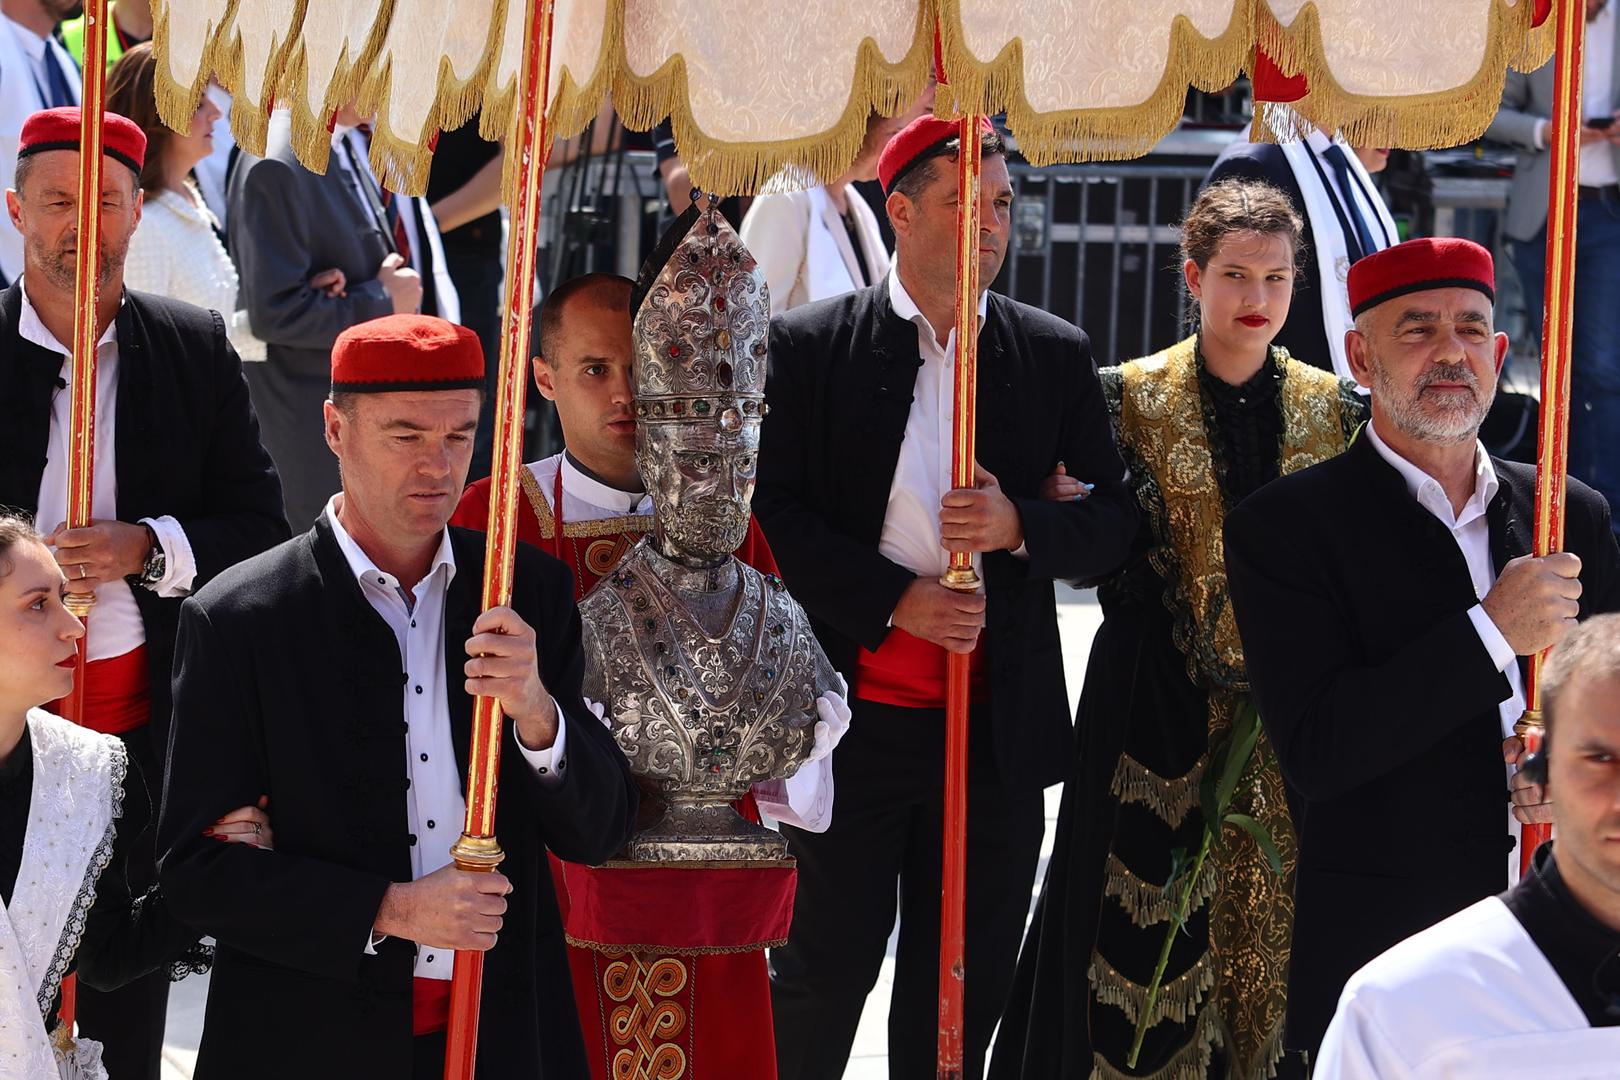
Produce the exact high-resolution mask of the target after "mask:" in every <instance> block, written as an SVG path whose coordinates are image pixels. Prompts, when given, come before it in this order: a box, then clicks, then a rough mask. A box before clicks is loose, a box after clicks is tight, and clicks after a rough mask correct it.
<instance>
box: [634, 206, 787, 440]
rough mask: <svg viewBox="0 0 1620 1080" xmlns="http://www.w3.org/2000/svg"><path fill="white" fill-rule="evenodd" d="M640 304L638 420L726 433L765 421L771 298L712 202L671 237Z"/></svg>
mask: <svg viewBox="0 0 1620 1080" xmlns="http://www.w3.org/2000/svg"><path fill="white" fill-rule="evenodd" d="M632 305H633V306H632V308H631V310H632V311H634V312H635V315H634V323H633V324H632V329H633V341H634V345H635V361H634V365H633V372H632V378H633V380H634V386H635V394H636V417H637V418H638V419H640V420H646V421H651V422H653V423H690V424H714V423H718V425H719V429H720V430H721V431H725V432H735V431H740V430H741V429H742V427H743V425H744V424H746V423H749V422H750V421H751V422H753V423H755V424H757V423H758V422H759V419H760V418H761V417H763V416H764V415H765V413H766V408H765V354H766V339H767V336H768V335H769V333H770V323H771V303H770V295H769V292H768V290H767V288H766V285H765V275H764V273H763V272H762V271H761V270H760V269H759V265H758V263H756V262H755V261H754V256H753V255H752V254H751V253H750V252H749V250H748V249H747V248H746V247H744V246H743V242H742V238H741V237H739V236H738V235H737V233H736V231H735V230H733V229H732V227H731V224H730V223H729V222H728V221H726V219H725V215H723V214H721V213H720V212H719V211H718V210H716V209H714V207H713V205H712V203H711V205H710V207H709V208H708V209H707V210H699V206H698V204H697V203H694V204H693V205H692V207H691V208H690V209H688V210H687V212H686V213H685V214H682V215H681V217H680V218H678V219H677V220H676V222H675V224H674V225H672V226H671V227H670V229H669V231H668V232H667V233H665V234H664V238H663V240H661V241H660V242H659V245H658V247H657V248H655V249H653V253H652V255H651V256H649V258H648V260H647V264H646V266H645V267H643V268H642V271H641V277H640V279H639V280H638V281H637V282H636V294H635V297H634V298H633V299H632Z"/></svg>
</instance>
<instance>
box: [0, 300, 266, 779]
mask: <svg viewBox="0 0 1620 1080" xmlns="http://www.w3.org/2000/svg"><path fill="white" fill-rule="evenodd" d="M21 312H22V287H21V286H20V285H13V286H12V287H11V288H9V289H6V290H5V291H4V292H0V506H10V507H15V508H17V509H19V510H23V511H26V512H27V513H29V514H33V513H35V512H36V511H37V510H38V509H39V481H40V477H41V475H42V474H43V473H44V471H45V451H46V446H47V443H48V442H49V439H50V430H51V398H52V396H53V395H54V394H55V393H56V392H57V382H56V380H57V378H58V377H59V375H60V373H61V370H62V357H61V354H59V353H53V352H51V351H49V350H47V349H42V348H40V347H39V346H37V345H35V344H33V343H32V342H28V341H24V340H23V339H22V337H21V335H19V333H18V331H17V324H18V319H19V317H20V315H21ZM116 326H117V338H118V398H117V401H118V424H117V429H116V430H117V434H116V436H115V452H116V456H117V476H118V520H120V521H129V522H135V521H139V520H140V519H141V518H143V517H153V518H155V517H162V516H163V515H165V514H168V515H170V516H171V517H173V518H175V519H176V520H178V521H179V522H180V526H181V528H183V529H184V530H185V533H186V539H187V541H189V542H190V544H191V550H192V553H193V554H194V555H195V556H196V559H197V578H196V582H195V583H194V585H193V591H196V589H199V588H201V587H202V586H203V585H204V584H206V583H207V582H208V581H209V580H211V579H212V578H214V577H215V576H217V575H218V574H219V573H220V572H221V571H223V570H225V568H226V567H229V566H231V565H232V564H234V563H237V562H240V561H241V560H243V559H246V558H248V557H249V556H250V555H255V554H257V553H259V552H261V551H263V550H265V549H266V548H268V547H270V546H271V545H273V544H277V543H279V542H281V541H282V540H285V539H286V538H287V522H286V520H285V518H284V517H283V516H282V509H281V481H280V480H278V479H277V478H276V469H275V466H274V465H273V464H272V463H271V461H270V455H269V453H267V452H266V451H265V449H264V447H263V446H262V445H261V444H260V442H259V422H258V420H257V419H256V418H255V417H254V414H253V406H252V404H251V403H250V402H249V401H248V392H247V383H246V382H244V381H243V379H242V364H241V361H240V360H238V359H237V356H236V350H235V349H233V348H231V345H230V342H229V341H227V340H226V337H225V324H224V322H223V321H222V320H221V319H220V317H219V315H218V314H216V313H215V312H212V311H205V310H203V309H202V308H199V307H193V306H191V305H190V304H182V303H178V302H176V301H173V300H167V299H164V298H163V297H159V296H151V295H149V294H147V293H138V292H125V293H124V304H123V306H122V307H121V308H119V310H118V317H117V319H116ZM56 524H57V523H56V522H54V521H41V522H39V523H38V525H39V527H40V528H41V529H50V528H54V527H55V526H56ZM134 592H135V604H136V606H137V607H138V608H139V609H140V612H141V622H142V625H143V626H144V627H145V628H146V641H147V652H148V655H149V657H150V664H151V677H152V737H153V743H152V745H153V746H155V747H157V748H158V752H159V753H160V754H161V753H162V747H163V740H164V738H165V737H166V735H167V732H168V722H169V667H170V664H171V662H172V660H173V657H174V633H175V626H176V624H177V623H178V621H179V618H180V599H181V598H179V597H175V598H172V599H163V598H161V597H159V596H158V595H157V593H155V592H153V591H152V590H150V589H146V588H142V587H141V586H139V585H137V586H135V589H134ZM93 617H94V616H92V618H93Z"/></svg>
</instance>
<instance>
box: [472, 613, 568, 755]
mask: <svg viewBox="0 0 1620 1080" xmlns="http://www.w3.org/2000/svg"><path fill="white" fill-rule="evenodd" d="M467 655H468V656H469V657H471V659H469V660H468V661H467V664H466V675H467V683H466V685H467V693H469V694H473V695H475V696H482V697H492V698H494V699H495V700H496V701H498V702H500V703H501V711H502V712H504V713H506V715H507V716H510V717H511V718H512V722H513V723H515V724H516V725H517V736H518V740H519V741H520V742H521V743H523V745H524V746H525V747H527V748H528V749H530V750H548V749H550V748H551V744H552V743H554V742H556V741H557V725H558V723H559V722H560V721H559V718H558V716H557V705H556V702H554V701H552V699H551V693H550V692H549V691H548V690H547V689H546V686H545V683H543V682H541V681H540V658H539V655H538V654H537V653H536V651H535V634H534V628H533V627H531V626H530V625H529V624H528V623H526V622H524V621H523V619H522V617H521V616H519V615H518V613H517V612H515V611H513V610H512V609H511V608H509V607H492V608H490V609H489V610H488V611H486V612H484V613H483V614H482V615H480V616H478V621H477V622H475V623H473V636H472V637H470V638H468V639H467Z"/></svg>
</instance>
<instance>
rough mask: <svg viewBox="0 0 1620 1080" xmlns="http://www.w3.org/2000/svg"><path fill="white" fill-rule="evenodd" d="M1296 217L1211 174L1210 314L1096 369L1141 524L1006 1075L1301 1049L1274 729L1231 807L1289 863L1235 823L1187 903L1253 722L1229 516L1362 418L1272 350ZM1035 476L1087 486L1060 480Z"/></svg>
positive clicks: (1009, 1032)
mask: <svg viewBox="0 0 1620 1080" xmlns="http://www.w3.org/2000/svg"><path fill="white" fill-rule="evenodd" d="M1302 227H1303V226H1302V223H1301V221H1300V218H1299V216H1298V214H1297V213H1295V211H1294V210H1293V208H1292V206H1291V205H1290V204H1289V202H1288V199H1287V197H1286V196H1285V195H1284V194H1283V193H1282V192H1281V191H1279V190H1277V189H1276V188H1274V187H1271V186H1270V185H1267V184H1265V183H1263V182H1260V181H1254V180H1230V181H1224V182H1221V183H1219V184H1215V185H1213V186H1211V187H1208V188H1206V189H1204V191H1203V192H1201V193H1200V194H1199V196H1198V198H1197V200H1196V201H1195V202H1194V203H1193V205H1192V207H1191V209H1189V210H1188V212H1187V216H1186V220H1185V221H1184V222H1183V224H1182V236H1181V252H1182V258H1183V263H1182V273H1183V275H1184V278H1185V281H1186V285H1187V289H1188V292H1189V293H1190V294H1191V295H1192V297H1193V298H1194V299H1195V300H1196V302H1197V312H1198V326H1197V329H1196V331H1195V332H1194V333H1193V334H1192V336H1191V337H1188V338H1186V339H1185V340H1183V341H1181V342H1179V343H1177V344H1175V345H1172V346H1171V347H1170V348H1168V349H1166V350H1164V351H1163V352H1160V353H1157V354H1155V355H1153V356H1150V357H1146V358H1144V359H1141V360H1133V361H1131V362H1130V363H1127V364H1124V365H1122V366H1120V367H1113V368H1106V369H1104V370H1103V371H1102V373H1101V377H1102V386H1103V394H1104V397H1105V398H1106V400H1107V401H1108V405H1109V409H1110V412H1111V414H1112V418H1113V421H1114V430H1115V439H1116V441H1117V443H1118V446H1119V450H1120V453H1121V456H1122V457H1123V458H1124V459H1125V462H1126V464H1127V465H1128V466H1129V468H1130V477H1131V481H1130V482H1131V483H1132V485H1133V486H1134V487H1135V489H1136V497H1137V502H1138V504H1139V505H1140V507H1141V510H1142V515H1141V521H1142V525H1141V531H1140V533H1139V534H1138V537H1137V540H1136V543H1135V546H1134V549H1133V553H1132V556H1131V558H1130V559H1129V560H1127V562H1126V563H1125V565H1124V566H1123V567H1122V568H1121V569H1120V570H1118V571H1117V572H1116V573H1114V574H1113V575H1111V576H1110V577H1109V578H1107V579H1106V580H1104V581H1102V582H1101V583H1099V585H1098V597H1099V599H1100V601H1101V603H1102V607H1103V615H1104V617H1103V624H1102V627H1101V628H1100V629H1099V630H1098V632H1097V636H1096V639H1095V640H1094V642H1093V645H1092V650H1091V657H1090V660H1089V661H1088V663H1087V666H1086V683H1085V687H1084V689H1083V690H1082V692H1081V695H1080V705H1079V711H1078V714H1077V716H1076V724H1075V726H1076V736H1077V740H1078V743H1079V754H1078V757H1077V760H1076V764H1075V767H1074V771H1073V772H1072V773H1071V775H1070V778H1069V782H1068V783H1067V784H1066V785H1065V788H1064V795H1063V806H1062V810H1061V811H1060V813H1059V817H1058V832H1057V843H1056V849H1055V851H1054V853H1053V857H1052V860H1051V862H1050V864H1049V866H1048V869H1047V876H1046V881H1045V884H1044V886H1043V888H1042V894H1041V901H1040V906H1039V908H1038V909H1037V911H1036V914H1035V918H1034V921H1033V922H1032V924H1031V927H1030V930H1029V935H1028V937H1027V939H1026V940H1025V943H1024V949H1023V953H1022V955H1021V956H1020V958H1019V967H1018V976H1017V980H1016V983H1015V986H1014V990H1013V995H1012V1000H1011V1002H1010V1003H1009V1006H1008V1010H1007V1013H1006V1015H1005V1017H1004V1018H1003V1021H1002V1026H1001V1033H1000V1035H999V1036H998V1039H997V1048H996V1058H995V1061H994V1063H993V1066H992V1069H991V1076H992V1077H994V1078H997V1080H1003V1078H1008V1077H1028V1078H1035V1077H1040V1078H1042V1080H1049V1078H1055V1077H1080V1078H1084V1077H1090V1076H1093V1075H1098V1076H1101V1077H1104V1078H1114V1077H1124V1076H1141V1077H1147V1076H1153V1077H1164V1078H1167V1080H1169V1078H1176V1080H1192V1078H1201V1077H1205V1076H1222V1077H1233V1078H1239V1080H1264V1078H1267V1077H1270V1076H1273V1075H1278V1073H1277V1071H1276V1070H1278V1069H1279V1067H1280V1068H1281V1069H1282V1072H1283V1073H1284V1074H1287V1073H1289V1072H1290V1071H1291V1070H1293V1069H1294V1068H1295V1066H1296V1064H1297V1063H1293V1062H1286V1063H1285V1062H1283V1060H1282V1056H1283V1051H1282V1023H1283V1004H1284V990H1285V985H1286V984H1285V976H1286V973H1287V962H1288V945H1289V938H1290V933H1291V927H1292V923H1293V895H1292V890H1293V868H1294V863H1295V845H1294V841H1293V832H1292V828H1291V825H1290V822H1289V818H1288V807H1287V803H1286V801H1285V798H1284V793H1283V784H1282V777H1281V774H1280V773H1279V771H1278V768H1277V761H1276V756H1275V754H1274V753H1273V752H1272V751H1271V748H1270V746H1269V744H1267V742H1266V739H1265V736H1264V734H1263V733H1262V734H1261V735H1260V736H1259V741H1258V743H1257V745H1256V746H1255V748H1254V750H1253V752H1252V753H1251V754H1250V755H1249V757H1248V759H1247V764H1246V765H1244V766H1243V768H1242V772H1241V779H1240V781H1239V782H1238V783H1237V785H1236V790H1235V794H1234V795H1233V797H1232V800H1231V802H1230V804H1229V805H1228V806H1227V807H1226V808H1225V812H1231V813H1241V814H1245V815H1248V817H1249V818H1250V819H1252V820H1253V821H1254V822H1256V823H1257V824H1258V826H1259V827H1260V828H1261V829H1263V830H1265V831H1266V832H1267V833H1268V834H1269V836H1270V838H1271V840H1272V842H1273V843H1274V845H1275V848H1276V851H1277V854H1278V861H1279V862H1280V864H1281V873H1276V872H1274V870H1273V869H1272V867H1271V866H1270V865H1269V859H1268V858H1267V855H1266V853H1265V852H1264V850H1263V848H1262V847H1261V846H1260V844H1259V842H1258V841H1257V840H1256V839H1254V838H1253V837H1252V836H1251V835H1249V834H1248V833H1243V832H1238V831H1236V830H1235V829H1234V828H1232V827H1227V829H1226V830H1225V831H1224V832H1222V833H1221V835H1220V843H1219V844H1218V845H1216V846H1215V847H1213V848H1212V853H1211V854H1210V856H1209V859H1208V862H1207V864H1206V865H1205V866H1204V867H1203V870H1202V873H1201V874H1199V875H1198V877H1197V878H1196V880H1195V882H1194V886H1193V887H1192V889H1191V892H1190V894H1189V895H1190V897H1191V899H1190V903H1189V905H1188V907H1189V910H1188V911H1187V913H1186V917H1185V922H1184V924H1183V925H1182V926H1181V927H1180V928H1179V929H1178V928H1176V927H1175V925H1174V921H1175V918H1176V916H1177V909H1178V907H1179V900H1180V898H1181V896H1182V893H1183V889H1184V887H1185V886H1186V881H1187V878H1186V871H1187V866H1188V864H1189V863H1190V862H1191V861H1192V859H1193V857H1194V854H1195V853H1196V852H1198V851H1199V849H1200V846H1201V844H1202V841H1203V836H1204V831H1205V826H1206V821H1205V808H1206V806H1208V805H1209V801H1210V800H1209V799H1208V798H1207V797H1206V796H1207V795H1208V793H1207V792H1205V791H1202V790H1201V787H1202V783H1203V780H1204V777H1205V775H1206V773H1213V772H1215V771H1216V770H1218V768H1219V764H1220V758H1221V755H1220V749H1221V748H1222V746H1223V744H1224V743H1225V742H1226V739H1227V736H1228V735H1229V733H1230V732H1231V731H1232V730H1233V729H1234V727H1241V726H1245V725H1246V724H1248V723H1249V718H1248V717H1246V709H1245V706H1246V705H1247V704H1248V701H1249V685H1248V679H1247V675H1246V673H1245V671H1244V666H1243V646H1242V642H1240V641H1239V640H1238V636H1237V629H1236V626H1235V624H1234V622H1233V619H1232V612H1231V606H1230V604H1229V602H1228V600H1227V593H1226V572H1225V564H1224V561H1223V559H1224V556H1223V551H1222V542H1221V525H1222V521H1223V519H1224V518H1225V515H1226V511H1227V510H1228V509H1230V508H1231V507H1232V506H1234V505H1236V504H1237V503H1238V502H1239V501H1241V500H1242V499H1243V498H1244V497H1245V496H1247V495H1248V494H1249V493H1251V492H1253V491H1254V490H1255V489H1256V488H1258V487H1260V486H1261V485H1262V484H1265V483H1267V482H1268V481H1270V480H1273V479H1276V478H1277V476H1279V475H1280V474H1282V473H1287V472H1294V471H1295V470H1298V469H1302V468H1305V467H1306V466H1308V465H1312V464H1315V463H1316V462H1319V461H1323V460H1325V459H1327V458H1329V457H1332V456H1334V455H1336V454H1338V453H1341V452H1342V451H1343V450H1344V449H1345V447H1346V446H1347V445H1349V442H1350V440H1351V439H1352V438H1353V437H1354V434H1355V431H1356V429H1357V427H1358V426H1359V424H1360V423H1361V421H1362V420H1363V419H1364V407H1363V405H1362V403H1361V398H1360V397H1359V396H1358V395H1357V394H1356V393H1355V389H1354V385H1353V384H1351V383H1349V382H1348V381H1341V380H1340V379H1338V378H1337V377H1335V376H1334V375H1333V374H1332V373H1330V372H1326V371H1322V370H1319V369H1318V368H1315V367H1312V366H1310V365H1308V364H1305V363H1302V362H1301V361H1300V360H1297V359H1295V358H1293V357H1291V356H1289V355H1288V352H1287V351H1286V350H1285V349H1282V348H1279V347H1277V346H1275V345H1273V344H1272V341H1273V339H1274V338H1275V337H1276V336H1277V332H1278V330H1280V329H1281V328H1282V325H1283V323H1284V321H1285V320H1286V319H1287V317H1288V309H1289V305H1290V303H1291V301H1292V294H1293V286H1294V267H1295V262H1296V260H1297V259H1298V258H1299V256H1300V250H1299V248H1300V238H1301V231H1302ZM1043 494H1045V495H1047V496H1048V497H1051V498H1075V497H1081V496H1083V494H1084V491H1083V486H1082V485H1081V484H1080V482H1079V479H1078V478H1071V477H1068V476H1063V475H1059V476H1056V477H1053V478H1051V479H1049V480H1048V482H1047V487H1046V489H1045V490H1044V491H1043ZM1282 557H1286V555H1285V554H1284V553H1279V558H1282ZM1239 753H1240V754H1241V752H1239ZM1212 761H1213V763H1212ZM1223 816H1224V814H1223ZM1216 827H1217V828H1219V827H1220V826H1219V824H1218V823H1217V825H1216ZM1178 872H1180V873H1181V875H1182V876H1181V880H1179V881H1178V882H1177V884H1176V885H1175V886H1174V887H1171V888H1167V887H1166V882H1168V881H1170V880H1171V879H1172V878H1173V877H1176V876H1177V874H1178ZM1172 934H1173V937H1170V936H1171V935H1172ZM1167 937H1170V939H1171V945H1170V948H1169V952H1168V954H1167V958H1166V961H1165V963H1164V965H1163V968H1162V972H1161V978H1160V985H1159V987H1158V989H1157V992H1156V993H1155V994H1153V995H1151V1000H1150V992H1149V991H1150V988H1151V987H1152V984H1153V982H1154V975H1155V971H1156V970H1159V965H1160V954H1161V950H1162V949H1163V948H1164V943H1165V941H1166V940H1167ZM1143 1013H1147V1014H1148V1015H1147V1022H1146V1025H1145V1032H1144V1038H1143V1040H1142V1046H1141V1052H1140V1057H1139V1058H1138V1060H1137V1061H1136V1063H1135V1065H1134V1066H1132V1065H1128V1064H1127V1062H1128V1060H1129V1058H1130V1053H1131V1048H1132V1044H1133V1042H1134V1041H1135V1035H1136V1028H1137V1023H1138V1020H1139V1018H1140V1017H1141V1016H1142V1014H1143Z"/></svg>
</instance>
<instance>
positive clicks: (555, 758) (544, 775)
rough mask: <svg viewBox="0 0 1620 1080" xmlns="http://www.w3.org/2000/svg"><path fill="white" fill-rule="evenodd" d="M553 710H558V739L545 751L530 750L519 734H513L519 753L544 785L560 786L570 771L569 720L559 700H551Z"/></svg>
mask: <svg viewBox="0 0 1620 1080" xmlns="http://www.w3.org/2000/svg"><path fill="white" fill-rule="evenodd" d="M551 706H552V708H554V709H556V710H557V738H556V739H555V740H553V741H552V744H551V745H550V746H548V747H546V748H545V749H544V750H530V749H529V748H528V747H527V746H524V745H523V740H522V739H519V738H517V732H516V731H514V732H513V733H512V735H513V739H514V741H516V743H517V748H518V753H520V754H522V755H523V760H525V761H527V762H528V763H529V767H530V768H532V769H534V771H535V772H536V773H537V774H539V777H540V782H541V783H542V784H560V783H562V782H563V774H564V773H566V772H567V771H568V718H567V717H566V716H565V715H564V714H563V711H562V706H561V705H558V704H557V699H556V698H552V699H551Z"/></svg>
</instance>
